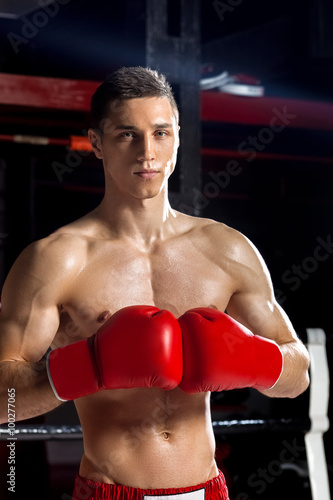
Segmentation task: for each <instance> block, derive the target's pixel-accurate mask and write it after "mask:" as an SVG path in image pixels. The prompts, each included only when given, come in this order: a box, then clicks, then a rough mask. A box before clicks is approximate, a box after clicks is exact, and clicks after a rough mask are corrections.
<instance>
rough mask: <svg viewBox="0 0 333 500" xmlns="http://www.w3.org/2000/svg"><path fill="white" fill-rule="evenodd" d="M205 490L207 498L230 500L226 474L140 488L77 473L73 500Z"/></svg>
mask: <svg viewBox="0 0 333 500" xmlns="http://www.w3.org/2000/svg"><path fill="white" fill-rule="evenodd" d="M201 489H204V490H205V495H204V498H205V500H229V496H228V489H227V485H226V482H225V479H224V475H223V473H222V472H221V471H219V474H218V476H216V477H214V478H213V479H210V480H209V481H207V482H205V483H201V484H197V485H195V486H188V487H186V488H166V489H155V490H152V489H148V490H144V489H140V488H132V487H130V486H122V485H118V484H105V483H99V482H97V481H92V480H91V479H87V478H84V477H81V476H80V475H79V474H77V475H76V478H75V484H74V492H73V500H143V497H144V496H162V495H163V496H164V495H180V494H182V493H188V492H190V491H196V490H201Z"/></svg>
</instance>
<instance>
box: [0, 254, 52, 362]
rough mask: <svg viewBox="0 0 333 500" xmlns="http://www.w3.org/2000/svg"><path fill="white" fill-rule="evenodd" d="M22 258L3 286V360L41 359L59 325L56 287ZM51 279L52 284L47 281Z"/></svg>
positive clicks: (0, 324)
mask: <svg viewBox="0 0 333 500" xmlns="http://www.w3.org/2000/svg"><path fill="white" fill-rule="evenodd" d="M34 268H35V266H34V263H33V262H31V261H30V262H27V257H26V256H25V255H23V256H22V258H19V259H18V261H17V262H16V263H15V264H14V266H13V268H12V269H11V271H10V272H9V274H8V277H7V279H6V281H5V284H4V286H3V289H2V294H1V303H2V310H1V313H0V360H1V361H4V360H24V361H38V360H39V359H41V358H42V356H43V355H44V354H45V352H46V351H47V349H48V347H49V346H50V344H51V342H52V339H53V338H54V336H55V334H56V332H57V329H58V326H59V311H58V307H57V302H56V290H54V291H52V284H51V283H50V282H49V280H48V277H47V275H46V274H45V273H44V277H43V279H41V276H39V272H38V271H37V270H36V269H34ZM48 283H49V284H48Z"/></svg>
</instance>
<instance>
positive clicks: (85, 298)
mask: <svg viewBox="0 0 333 500" xmlns="http://www.w3.org/2000/svg"><path fill="white" fill-rule="evenodd" d="M207 231H208V232H209V231H211V229H209V227H208V226H207V227H206V225H205V224H203V223H202V222H197V223H193V222H191V224H190V225H187V226H185V227H184V228H181V229H180V231H179V233H176V234H173V235H172V236H170V237H167V238H165V239H164V240H159V241H158V242H156V243H155V244H153V245H150V246H149V248H146V247H144V246H140V245H138V244H137V243H135V242H134V241H131V240H129V239H126V240H125V239H119V238H109V239H105V238H104V237H101V238H99V237H98V235H97V237H96V235H94V237H90V236H87V237H86V238H83V241H84V244H83V247H84V251H82V257H81V259H82V262H81V265H80V269H79V272H78V273H77V274H76V276H75V279H73V280H72V283H71V285H70V288H69V290H68V292H67V295H66V301H64V302H63V303H62V304H61V312H60V319H61V322H60V328H59V331H58V333H57V335H56V337H55V339H54V342H53V344H52V347H53V348H56V347H61V346H62V345H66V344H68V343H71V342H75V341H77V340H80V339H81V338H85V337H88V336H90V335H92V334H93V333H95V332H96V330H97V329H98V328H99V326H100V325H101V324H102V323H103V321H105V320H106V319H107V318H108V316H109V315H111V314H113V313H114V312H116V311H117V310H118V309H121V308H122V307H125V306H129V305H135V304H151V305H155V306H157V307H159V308H160V309H168V310H170V311H171V312H172V313H173V314H174V315H175V316H176V317H179V316H180V315H181V314H183V313H184V312H185V311H186V310H188V309H190V308H193V307H199V306H206V307H215V308H218V309H219V310H222V311H223V310H224V309H225V308H226V306H227V304H228V301H229V298H230V296H231V294H232V293H233V289H234V286H235V283H234V281H233V278H232V274H230V269H231V268H232V259H231V258H229V257H228V255H226V258H225V260H224V262H218V261H217V259H216V247H215V246H214V241H211V235H209V234H206V232H207ZM210 241H211V243H209V242H210ZM128 349H131V345H128ZM75 404H76V407H77V411H78V415H79V418H80V422H81V424H82V429H83V437H84V449H85V454H84V456H83V459H82V462H81V467H80V473H81V475H83V476H85V477H89V478H90V479H95V480H98V481H102V482H106V483H118V484H123V485H128V486H134V487H141V488H171V487H182V486H188V485H191V484H198V483H201V482H204V481H206V480H208V479H210V478H212V477H215V476H216V475H217V468H216V464H215V461H214V451H215V444H214V436H213V432H212V428H211V415H210V409H209V394H207V393H200V394H195V395H189V394H186V393H184V392H182V391H181V390H180V389H178V388H176V389H174V390H172V391H162V390H159V389H126V390H114V391H102V392H99V393H97V394H94V395H91V396H88V397H85V398H81V399H79V400H77V401H76V402H75Z"/></svg>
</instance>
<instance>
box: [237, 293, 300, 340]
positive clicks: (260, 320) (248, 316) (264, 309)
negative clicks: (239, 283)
mask: <svg viewBox="0 0 333 500" xmlns="http://www.w3.org/2000/svg"><path fill="white" fill-rule="evenodd" d="M227 312H228V314H230V316H232V317H233V318H234V319H236V321H239V323H241V324H243V325H244V326H246V327H247V328H248V329H249V330H251V331H252V333H254V334H255V335H260V336H262V337H266V338H269V339H272V340H274V341H275V342H277V344H279V345H282V344H285V343H288V342H292V341H295V340H297V335H296V333H295V330H294V328H293V326H292V323H291V321H290V319H289V318H288V316H287V314H286V313H285V311H284V310H283V309H282V308H281V307H280V306H279V304H278V303H277V302H276V300H275V298H274V296H273V294H272V295H271V296H267V295H266V294H264V293H262V294H261V293H260V290H256V292H254V293H250V292H237V293H236V294H234V295H233V296H232V297H231V299H230V301H229V304H228V307H227Z"/></svg>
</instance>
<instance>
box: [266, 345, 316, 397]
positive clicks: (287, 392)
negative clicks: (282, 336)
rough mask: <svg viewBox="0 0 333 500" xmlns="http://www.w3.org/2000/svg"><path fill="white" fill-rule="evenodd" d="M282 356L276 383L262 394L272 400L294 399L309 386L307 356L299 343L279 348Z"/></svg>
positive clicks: (303, 347) (305, 350)
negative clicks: (281, 366) (279, 374)
mask: <svg viewBox="0 0 333 500" xmlns="http://www.w3.org/2000/svg"><path fill="white" fill-rule="evenodd" d="M279 347H280V349H281V352H282V355H283V369H282V373H281V376H280V378H279V380H278V381H277V383H276V384H275V385H274V386H273V387H272V388H271V389H267V390H264V391H260V392H262V394H265V395H266V396H269V397H272V398H273V397H274V398H295V397H297V396H299V395H300V394H302V392H304V391H305V390H306V389H307V387H308V386H309V373H308V369H309V354H308V352H307V349H306V348H305V346H304V345H303V344H302V343H301V342H297V341H294V342H288V343H285V344H282V345H280V346H279Z"/></svg>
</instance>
